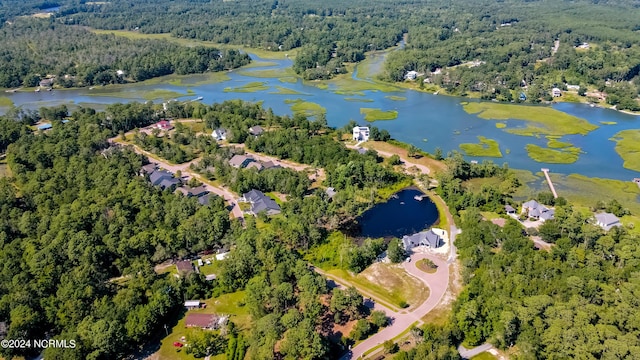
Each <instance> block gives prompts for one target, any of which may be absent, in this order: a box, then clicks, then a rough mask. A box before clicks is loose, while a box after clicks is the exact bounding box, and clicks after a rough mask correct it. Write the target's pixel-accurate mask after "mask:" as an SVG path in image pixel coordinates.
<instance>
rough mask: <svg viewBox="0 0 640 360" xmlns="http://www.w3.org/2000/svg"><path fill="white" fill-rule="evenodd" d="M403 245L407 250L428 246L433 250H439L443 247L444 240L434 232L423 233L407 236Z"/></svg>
mask: <svg viewBox="0 0 640 360" xmlns="http://www.w3.org/2000/svg"><path fill="white" fill-rule="evenodd" d="M402 243H403V245H404V247H405V249H409V248H412V247H414V246H420V245H427V246H429V247H431V248H437V247H439V246H441V245H442V239H441V238H440V236H439V235H438V234H436V233H435V232H433V230H429V231H422V232H419V233H415V234H413V235H405V236H403V237H402Z"/></svg>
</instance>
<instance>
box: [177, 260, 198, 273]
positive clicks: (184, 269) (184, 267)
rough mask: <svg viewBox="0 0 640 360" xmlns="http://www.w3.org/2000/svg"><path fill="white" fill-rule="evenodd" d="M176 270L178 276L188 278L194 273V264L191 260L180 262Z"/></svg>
mask: <svg viewBox="0 0 640 360" xmlns="http://www.w3.org/2000/svg"><path fill="white" fill-rule="evenodd" d="M176 269H177V270H178V274H180V275H182V276H187V275H189V274H190V273H192V272H193V271H194V270H193V264H192V263H191V261H189V260H180V261H178V262H177V263H176Z"/></svg>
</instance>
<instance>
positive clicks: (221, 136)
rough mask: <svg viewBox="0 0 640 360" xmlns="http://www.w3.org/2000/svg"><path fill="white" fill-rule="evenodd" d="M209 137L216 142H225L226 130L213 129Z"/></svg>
mask: <svg viewBox="0 0 640 360" xmlns="http://www.w3.org/2000/svg"><path fill="white" fill-rule="evenodd" d="M211 137H213V138H214V139H215V140H216V141H221V140H227V130H226V129H222V128H218V129H215V130H213V132H212V133H211Z"/></svg>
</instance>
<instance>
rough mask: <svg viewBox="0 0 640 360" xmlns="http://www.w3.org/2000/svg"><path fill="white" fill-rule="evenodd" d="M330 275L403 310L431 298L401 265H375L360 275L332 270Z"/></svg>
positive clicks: (377, 299) (425, 289) (422, 286)
mask: <svg viewBox="0 0 640 360" xmlns="http://www.w3.org/2000/svg"><path fill="white" fill-rule="evenodd" d="M327 273H328V274H330V275H333V276H335V277H338V278H340V279H344V280H346V281H348V282H349V283H351V284H353V285H355V286H356V287H357V288H359V289H360V288H361V289H363V290H365V291H367V292H369V293H370V294H371V295H373V296H374V298H375V300H376V301H379V302H381V303H387V304H391V305H393V306H395V307H397V308H401V307H402V304H403V303H406V304H409V306H411V305H417V304H421V303H423V302H424V301H425V300H426V299H427V298H428V297H429V288H427V287H425V286H424V284H422V283H421V282H420V280H418V279H416V278H414V277H412V276H409V275H408V274H407V272H406V271H405V270H404V268H402V267H401V266H400V265H394V264H385V263H374V264H373V265H371V266H369V267H368V268H367V269H365V270H364V271H363V272H361V273H360V274H357V275H354V274H352V273H351V272H349V271H346V270H342V269H332V270H328V271H327Z"/></svg>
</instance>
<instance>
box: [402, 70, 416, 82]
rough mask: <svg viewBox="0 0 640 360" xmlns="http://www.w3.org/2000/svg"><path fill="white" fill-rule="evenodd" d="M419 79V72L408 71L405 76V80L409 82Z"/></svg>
mask: <svg viewBox="0 0 640 360" xmlns="http://www.w3.org/2000/svg"><path fill="white" fill-rule="evenodd" d="M417 77H418V72H417V71H413V70H411V71H408V72H407V73H406V74H405V76H404V78H405V79H407V80H415V79H416V78H417Z"/></svg>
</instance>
